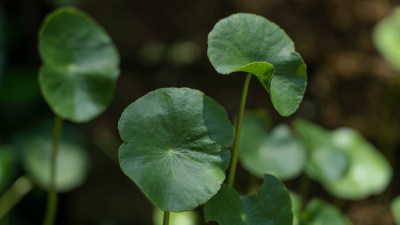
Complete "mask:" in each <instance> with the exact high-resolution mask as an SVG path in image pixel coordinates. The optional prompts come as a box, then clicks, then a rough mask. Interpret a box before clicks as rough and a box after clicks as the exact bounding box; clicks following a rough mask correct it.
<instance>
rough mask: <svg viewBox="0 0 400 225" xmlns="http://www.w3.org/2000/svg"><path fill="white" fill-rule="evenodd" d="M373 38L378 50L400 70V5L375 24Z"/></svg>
mask: <svg viewBox="0 0 400 225" xmlns="http://www.w3.org/2000/svg"><path fill="white" fill-rule="evenodd" d="M373 40H374V43H375V47H376V48H377V49H378V51H379V52H380V53H381V54H382V55H383V56H384V57H385V59H386V60H387V61H388V62H389V63H390V64H391V65H392V66H393V68H395V69H397V70H398V71H400V6H399V7H397V8H395V9H394V11H393V13H392V14H391V15H389V16H388V17H387V18H385V19H383V20H382V21H380V22H379V23H378V24H377V25H376V26H375V28H374V32H373Z"/></svg>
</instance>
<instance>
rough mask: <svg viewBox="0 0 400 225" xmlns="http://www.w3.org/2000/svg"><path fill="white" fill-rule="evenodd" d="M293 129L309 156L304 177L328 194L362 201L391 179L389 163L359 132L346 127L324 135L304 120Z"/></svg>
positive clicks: (322, 130) (378, 190)
mask: <svg viewBox="0 0 400 225" xmlns="http://www.w3.org/2000/svg"><path fill="white" fill-rule="evenodd" d="M294 126H295V128H296V131H297V132H298V133H299V134H300V137H301V138H302V140H303V141H304V143H305V144H306V146H307V149H308V151H309V153H310V162H309V163H308V166H307V168H306V173H307V175H309V176H310V177H311V178H313V179H315V180H317V181H319V182H321V183H322V184H323V185H324V187H325V189H327V190H328V191H329V192H330V193H331V194H332V195H334V196H336V197H339V198H344V199H364V198H366V197H368V196H370V195H375V194H380V193H381V192H382V191H384V190H385V189H386V187H387V185H388V184H389V181H390V179H391V176H392V169H391V167H390V164H389V162H388V161H387V159H385V157H384V156H383V155H382V154H381V153H380V152H379V151H378V150H377V149H375V147H373V146H372V145H371V144H370V143H368V141H367V140H365V139H364V138H363V137H362V136H361V135H360V134H359V133H357V132H356V131H354V130H352V129H349V128H340V129H337V130H335V131H333V132H328V131H326V130H324V129H323V128H321V127H319V126H318V125H315V124H312V123H310V122H307V121H304V120H297V121H296V122H295V123H294Z"/></svg>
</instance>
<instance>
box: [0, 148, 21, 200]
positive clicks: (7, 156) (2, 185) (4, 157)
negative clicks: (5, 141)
mask: <svg viewBox="0 0 400 225" xmlns="http://www.w3.org/2000/svg"><path fill="white" fill-rule="evenodd" d="M17 163H18V159H17V154H16V150H15V149H14V148H13V147H11V146H8V145H2V146H0V194H1V193H2V192H3V191H5V190H6V189H7V188H8V187H9V186H10V184H11V182H12V181H13V180H14V178H15V176H16V172H17Z"/></svg>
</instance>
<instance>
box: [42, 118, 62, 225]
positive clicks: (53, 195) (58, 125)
mask: <svg viewBox="0 0 400 225" xmlns="http://www.w3.org/2000/svg"><path fill="white" fill-rule="evenodd" d="M61 129H62V118H61V117H60V116H58V115H55V119H54V130H53V149H52V154H51V165H50V187H49V192H48V195H47V206H46V214H45V218H44V221H43V225H53V224H54V221H55V218H56V212H57V201H58V196H57V192H56V169H57V156H58V145H59V142H60V136H61Z"/></svg>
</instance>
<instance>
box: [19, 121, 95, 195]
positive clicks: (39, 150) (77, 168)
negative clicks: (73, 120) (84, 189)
mask: <svg viewBox="0 0 400 225" xmlns="http://www.w3.org/2000/svg"><path fill="white" fill-rule="evenodd" d="M50 131H52V129H51V126H50V123H47V122H45V123H44V125H41V126H39V127H35V128H34V129H32V131H30V132H28V133H27V134H25V135H23V136H21V137H20V142H22V141H23V145H21V148H22V152H23V166H24V168H25V170H26V172H27V173H28V175H29V177H30V178H31V179H33V181H34V182H35V183H36V184H37V185H39V186H40V187H42V188H44V189H48V187H49V185H50V168H51V155H52V145H53V137H52V134H51V132H50ZM78 135H79V134H78V133H77V132H76V131H75V130H73V129H72V128H70V127H68V126H67V127H66V126H64V129H63V131H62V134H61V141H60V144H59V150H58V157H57V168H56V188H57V191H58V192H67V191H70V190H72V189H74V188H76V187H78V186H79V185H81V184H82V183H83V182H84V181H85V179H86V177H87V172H88V166H89V160H88V156H87V154H86V152H85V151H84V149H82V147H81V146H80V144H79V142H80V140H79V138H78ZM20 144H22V143H20Z"/></svg>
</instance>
